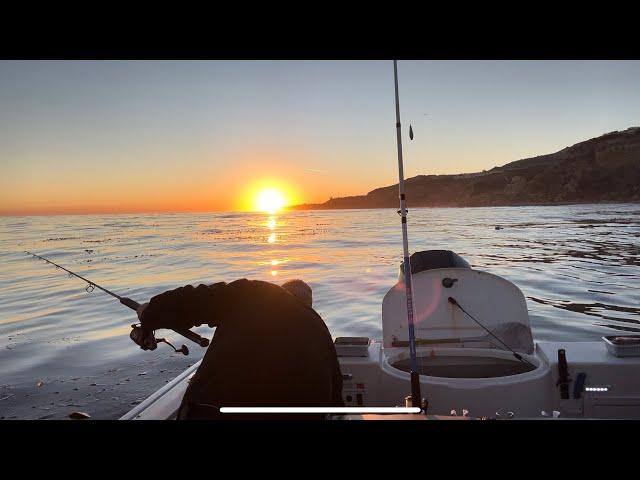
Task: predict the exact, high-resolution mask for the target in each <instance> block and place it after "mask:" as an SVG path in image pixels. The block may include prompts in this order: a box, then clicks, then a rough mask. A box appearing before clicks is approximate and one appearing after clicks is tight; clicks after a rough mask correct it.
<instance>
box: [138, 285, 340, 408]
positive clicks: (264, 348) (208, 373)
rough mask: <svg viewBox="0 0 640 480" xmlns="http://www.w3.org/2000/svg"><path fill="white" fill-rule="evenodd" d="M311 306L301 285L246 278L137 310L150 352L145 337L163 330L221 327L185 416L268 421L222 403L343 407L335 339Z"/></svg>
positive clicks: (165, 297) (191, 389) (172, 294)
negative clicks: (227, 411) (230, 411)
mask: <svg viewBox="0 0 640 480" xmlns="http://www.w3.org/2000/svg"><path fill="white" fill-rule="evenodd" d="M311 305H312V302H311V289H310V288H309V286H308V285H307V284H306V283H304V282H302V281H300V280H294V281H291V282H287V283H286V284H284V285H283V286H282V287H280V286H278V285H274V284H272V283H268V282H262V281H257V280H246V279H242V280H236V281H234V282H231V283H229V284H227V283H224V282H221V283H216V284H214V285H211V286H206V285H199V286H198V287H197V288H194V287H193V286H191V285H187V286H185V287H181V288H177V289H175V290H170V291H168V292H165V293H163V294H160V295H157V296H155V297H153V298H152V299H151V301H150V302H149V303H148V304H145V305H143V306H142V307H141V308H140V309H139V311H138V316H139V318H140V324H141V327H142V331H143V332H144V335H143V337H142V340H141V341H139V342H137V343H138V344H139V345H140V346H141V347H142V348H143V349H147V348H148V345H150V344H152V343H153V342H152V341H151V342H147V341H145V338H146V339H148V340H149V339H150V340H152V339H153V331H154V330H156V329H160V328H172V329H189V328H192V327H194V326H199V325H201V324H203V323H207V324H208V325H209V326H210V327H216V331H215V334H214V337H213V340H212V342H211V346H210V347H209V349H208V350H207V352H206V354H205V355H204V357H203V359H202V363H201V365H200V367H199V368H198V370H197V372H196V373H195V375H194V377H193V378H192V379H191V382H190V384H189V386H188V388H187V392H186V393H185V396H184V399H183V401H182V405H181V407H180V411H179V413H178V418H181V419H204V418H212V419H213V418H218V419H219V418H224V419H234V418H264V417H260V416H244V417H240V416H238V414H221V413H219V412H218V409H219V407H223V406H224V407H232V406H243V407H258V406H262V407H267V406H281V407H286V406H300V407H304V406H308V407H311V406H314V407H328V406H343V405H344V404H343V401H342V374H341V372H340V365H339V363H338V358H337V354H336V350H335V347H334V344H333V341H332V338H331V334H330V333H329V330H328V329H327V326H326V325H325V323H324V321H323V320H322V318H321V317H320V315H318V314H317V313H316V312H315V310H313V308H311ZM271 418H276V419H280V418H284V417H283V416H280V415H277V416H272V417H271ZM296 418H298V417H296ZM306 418H309V417H306ZM314 418H317V416H316V417H314Z"/></svg>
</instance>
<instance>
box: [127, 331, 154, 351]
mask: <svg viewBox="0 0 640 480" xmlns="http://www.w3.org/2000/svg"><path fill="white" fill-rule="evenodd" d="M129 338H131V340H133V341H134V343H136V345H139V346H140V348H141V349H142V350H155V349H156V348H158V342H156V337H155V336H154V334H153V330H146V329H145V328H143V327H139V326H137V325H131V333H130V334H129Z"/></svg>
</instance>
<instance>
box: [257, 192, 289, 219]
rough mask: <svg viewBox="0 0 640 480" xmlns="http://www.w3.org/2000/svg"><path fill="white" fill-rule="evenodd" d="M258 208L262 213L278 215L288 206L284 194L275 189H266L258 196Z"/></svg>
mask: <svg viewBox="0 0 640 480" xmlns="http://www.w3.org/2000/svg"><path fill="white" fill-rule="evenodd" d="M255 203H256V207H257V209H258V210H260V211H261V212H266V213H272V214H273V213H276V212H278V211H280V210H282V208H283V207H284V206H285V205H286V204H287V201H286V199H285V197H284V194H283V193H282V192H281V191H280V190H278V189H275V188H265V189H264V190H260V191H259V192H258V194H257V195H256V201H255Z"/></svg>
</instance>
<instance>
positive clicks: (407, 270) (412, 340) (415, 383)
mask: <svg viewBox="0 0 640 480" xmlns="http://www.w3.org/2000/svg"><path fill="white" fill-rule="evenodd" d="M393 80H394V84H395V93H396V140H397V144H398V178H399V182H398V190H399V196H400V210H399V211H398V213H399V214H400V218H401V223H402V249H403V254H404V263H403V265H404V284H405V293H406V297H407V321H408V327H409V357H410V359H411V372H410V375H411V406H412V407H420V408H422V395H421V393H420V374H419V373H418V361H417V354H416V334H415V327H414V321H413V319H414V313H415V312H414V307H413V283H412V277H411V261H410V259H409V234H408V233H407V196H406V194H405V188H404V166H403V163H402V132H401V128H400V97H399V95H398V61H397V60H394V61H393ZM410 137H411V138H413V131H412V130H411V131H410Z"/></svg>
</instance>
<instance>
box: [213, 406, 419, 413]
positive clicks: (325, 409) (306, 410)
mask: <svg viewBox="0 0 640 480" xmlns="http://www.w3.org/2000/svg"><path fill="white" fill-rule="evenodd" d="M220 412H222V413H420V407H220Z"/></svg>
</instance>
